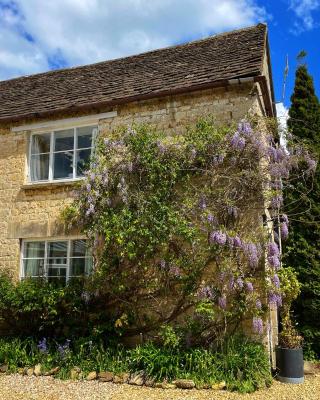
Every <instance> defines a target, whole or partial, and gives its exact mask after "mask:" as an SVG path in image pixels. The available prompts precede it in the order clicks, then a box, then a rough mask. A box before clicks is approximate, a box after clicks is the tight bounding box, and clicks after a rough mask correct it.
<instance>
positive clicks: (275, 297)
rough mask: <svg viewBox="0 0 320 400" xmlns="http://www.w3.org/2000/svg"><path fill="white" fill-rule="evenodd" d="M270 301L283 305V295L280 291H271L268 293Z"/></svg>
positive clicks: (273, 303) (279, 305)
mask: <svg viewBox="0 0 320 400" xmlns="http://www.w3.org/2000/svg"><path fill="white" fill-rule="evenodd" d="M268 302H269V304H270V305H274V306H278V307H281V306H282V297H281V295H280V294H279V293H275V292H270V293H269V295H268Z"/></svg>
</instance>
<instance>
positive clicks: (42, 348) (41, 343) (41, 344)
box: [37, 338, 49, 354]
mask: <svg viewBox="0 0 320 400" xmlns="http://www.w3.org/2000/svg"><path fill="white" fill-rule="evenodd" d="M37 347H38V349H39V351H40V353H42V354H48V353H49V350H48V345H47V339H46V338H43V339H42V340H40V341H39V343H38V345H37Z"/></svg>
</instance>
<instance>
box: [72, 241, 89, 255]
mask: <svg viewBox="0 0 320 400" xmlns="http://www.w3.org/2000/svg"><path fill="white" fill-rule="evenodd" d="M86 250H87V241H86V240H81V239H79V240H73V241H72V242H71V257H85V255H86Z"/></svg>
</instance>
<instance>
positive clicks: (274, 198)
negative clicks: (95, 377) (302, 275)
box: [68, 119, 315, 338]
mask: <svg viewBox="0 0 320 400" xmlns="http://www.w3.org/2000/svg"><path fill="white" fill-rule="evenodd" d="M108 134H110V136H109V137H108V138H103V137H101V138H100V139H99V141H98V144H97V151H96V153H95V156H94V158H93V159H92V161H91V165H90V168H89V170H88V171H87V173H86V175H85V178H84V179H83V181H82V183H81V186H80V188H79V191H78V196H77V198H76V200H75V203H74V204H73V205H72V206H71V208H70V210H69V211H70V212H69V214H68V215H69V218H71V220H73V221H74V222H75V223H76V224H78V225H79V224H81V226H82V229H83V230H84V232H85V233H86V234H87V235H88V237H89V239H91V240H92V243H93V244H95V243H96V242H95V241H96V238H97V237H102V238H103V240H102V241H100V244H99V246H100V247H101V248H102V249H101V252H100V258H99V260H98V261H97V262H98V264H99V267H100V271H101V272H100V273H99V276H98V278H99V279H98V282H99V285H101V287H99V292H101V293H104V295H105V297H106V296H109V297H108V298H110V300H109V303H110V304H113V305H118V306H119V309H120V310H121V312H122V313H125V314H126V315H128V316H129V317H130V318H129V320H130V321H134V323H133V324H135V326H136V330H137V332H141V330H139V329H142V327H143V330H144V331H146V330H147V328H146V326H147V324H148V323H150V326H152V327H154V326H156V323H157V322H156V321H158V323H159V324H161V323H162V322H163V321H164V320H168V318H169V319H170V318H171V319H172V320H173V319H174V318H176V319H177V320H178V319H179V321H181V318H180V314H181V313H183V312H184V311H185V310H188V309H189V308H192V307H195V308H196V309H197V312H198V313H201V318H199V321H200V322H199V321H198V323H199V330H200V328H201V327H202V329H203V330H204V331H206V329H208V319H209V320H210V321H211V322H212V320H211V319H212V315H213V314H214V315H215V323H216V326H215V327H213V328H212V329H213V331H214V332H220V331H221V332H222V331H224V330H223V329H220V328H219V329H218V328H217V326H220V325H224V324H226V323H227V324H228V323H229V322H228V321H229V319H230V320H232V321H233V323H234V321H235V320H238V321H240V319H241V318H242V317H244V316H245V315H246V316H248V315H250V318H253V323H252V327H253V330H254V332H255V333H257V334H261V333H262V332H263V330H264V328H265V327H264V323H263V314H264V311H265V309H266V307H265V306H266V305H267V304H263V303H262V301H261V299H262V298H265V297H267V298H268V302H269V304H271V305H278V306H279V305H280V304H281V283H280V281H279V278H278V274H277V271H278V270H279V268H280V265H281V254H280V250H279V245H278V244H277V243H279V242H280V241H281V240H285V239H286V238H287V237H288V234H289V229H288V227H289V220H288V216H287V215H286V214H280V213H281V209H282V207H283V195H282V190H283V188H284V187H285V185H286V182H287V180H288V179H290V176H291V175H292V174H293V173H296V174H299V173H300V172H299V171H300V169H299V168H300V167H301V166H302V170H301V171H302V172H301V174H309V175H310V174H312V173H313V171H314V169H315V163H314V162H313V160H312V157H311V155H310V154H309V153H308V152H307V151H306V150H305V149H303V148H302V147H301V146H300V147H299V146H295V145H294V144H291V142H290V143H289V146H288V149H285V148H284V147H282V146H281V145H279V144H278V143H277V142H276V141H275V139H274V138H273V137H272V136H271V135H270V134H269V133H268V132H265V131H258V130H257V129H254V128H253V127H252V126H251V125H250V123H249V122H248V121H241V122H240V123H239V125H238V126H237V128H236V129H235V130H233V129H231V128H221V127H220V128H218V127H217V126H216V125H215V124H214V123H213V122H212V120H210V119H207V120H201V121H199V123H198V124H197V125H196V126H195V127H191V128H189V129H187V130H186V132H185V133H184V134H181V135H175V136H173V137H168V136H166V135H165V133H161V132H158V131H156V130H154V129H152V128H151V127H149V126H136V127H134V128H129V129H126V130H123V131H121V130H120V131H115V132H112V133H111V132H110V133H108ZM266 207H267V208H269V211H270V213H269V214H270V215H271V219H272V221H273V223H274V226H275V227H276V228H279V233H280V237H278V238H277V237H276V234H275V235H273V234H272V233H270V232H268V231H267V229H266V228H265V227H264V226H263V223H264V222H263V221H264V218H263V217H264V215H265V208H266ZM70 215H71V217H70ZM279 244H280V243H279ZM280 247H281V246H280ZM265 255H266V258H267V261H268V273H267V278H266V281H263V279H264V278H263V277H264V276H265V275H264V274H262V273H261V272H262V271H263V269H264V267H265V262H264V261H265V260H264V259H265ZM98 270H99V268H98ZM265 295H266V296H265ZM170 296H172V297H173V300H172V301H167V299H168V298H170ZM164 304H165V307H168V310H166V311H164V310H163V307H164ZM201 305H203V307H201ZM124 307H126V309H124ZM115 308H116V307H115V306H113V310H114V309H115ZM153 311H154V312H153ZM150 313H152V315H151V316H150V315H149V314H150ZM144 316H145V317H144ZM178 317H179V318H178ZM144 318H145V319H144ZM161 318H162V320H161ZM155 320H156V321H155ZM150 321H151V322H150ZM211 322H210V323H211ZM139 324H141V325H139ZM201 324H202V325H201ZM219 324H220V325H219ZM132 329H133V328H132ZM195 337H197V338H201V337H202V336H201V335H200V334H199V335H195Z"/></svg>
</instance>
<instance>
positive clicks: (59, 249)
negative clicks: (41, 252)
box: [48, 241, 68, 258]
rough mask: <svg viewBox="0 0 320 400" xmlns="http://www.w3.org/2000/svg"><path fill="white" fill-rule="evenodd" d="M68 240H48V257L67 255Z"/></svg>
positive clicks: (63, 256)
mask: <svg viewBox="0 0 320 400" xmlns="http://www.w3.org/2000/svg"><path fill="white" fill-rule="evenodd" d="M67 250H68V242H65V241H64V242H48V257H56V258H65V257H67Z"/></svg>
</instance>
